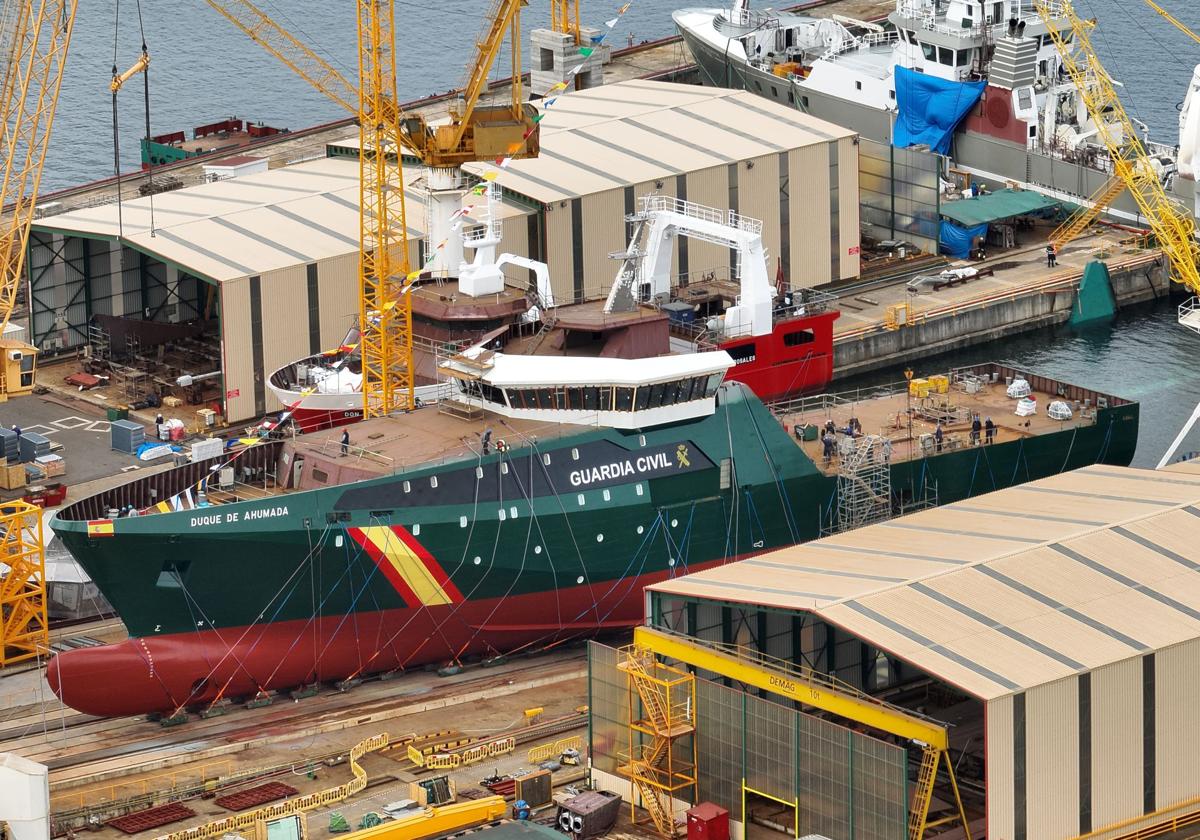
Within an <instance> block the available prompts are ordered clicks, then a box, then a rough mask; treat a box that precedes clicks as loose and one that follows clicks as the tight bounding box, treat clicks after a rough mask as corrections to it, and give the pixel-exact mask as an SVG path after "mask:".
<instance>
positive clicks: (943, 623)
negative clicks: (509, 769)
mask: <svg viewBox="0 0 1200 840" xmlns="http://www.w3.org/2000/svg"><path fill="white" fill-rule="evenodd" d="M1198 516H1200V468H1198V467H1196V466H1195V465H1194V464H1188V465H1180V466H1177V467H1173V468H1171V469H1170V470H1168V471H1149V470H1139V469H1126V468H1117V467H1106V466H1095V467H1088V468H1085V469H1082V470H1078V471H1075V472H1071V473H1064V474H1061V475H1058V476H1054V477H1052V478H1046V479H1043V480H1040V481H1036V482H1033V483H1031V484H1026V485H1022V486H1019V487H1013V488H1010V489H1005V490H1001V491H998V492H994V493H991V494H988V495H984V496H979V497H976V498H973V499H970V500H968V501H963V502H959V503H955V504H951V505H948V506H946V507H943V508H937V509H931V510H926V511H923V512H918V513H915V514H912V515H909V516H905V517H902V518H899V519H895V520H892V521H889V522H885V523H882V524H876V525H871V526H868V527H865V528H861V529H858V530H854V531H849V532H844V533H841V534H837V535H834V536H830V537H826V538H824V539H821V540H817V541H815V542H811V543H808V544H805V545H800V546H796V547H793V548H787V549H783V550H780V551H776V552H772V553H770V554H766V555H762V556H759V557H755V558H752V559H748V560H744V561H742V562H738V563H735V564H731V565H727V566H722V567H717V568H714V569H709V570H706V571H702V572H699V573H696V574H691V575H685V576H680V577H677V578H675V579H672V580H668V581H664V582H662V583H660V584H657V585H655V586H652V587H650V588H649V589H648V590H647V593H646V610H647V613H646V626H645V627H644V628H640V629H639V630H638V632H637V634H636V635H635V640H637V641H638V642H639V643H641V644H642V645H643V647H642V648H641V649H640V650H639V649H638V648H629V649H625V650H622V651H618V650H614V649H612V648H608V647H604V646H602V645H597V644H594V645H593V646H592V651H591V665H590V673H591V691H590V702H591V714H592V716H593V717H592V728H591V736H592V750H593V752H592V762H593V771H594V773H595V775H596V777H597V782H598V783H599V784H600V785H601V786H607V787H612V789H614V790H618V791H621V792H622V793H623V794H624V795H625V796H626V797H629V796H633V797H634V798H635V799H636V800H637V802H638V804H639V805H640V806H645V807H646V808H647V811H639V813H640V814H642V815H643V816H645V815H646V813H647V812H648V813H649V814H650V815H651V816H653V814H654V813H655V810H656V808H657V809H658V811H659V812H660V813H665V812H666V809H667V808H669V807H672V806H670V805H667V804H664V803H666V802H667V797H668V796H672V797H674V800H675V802H674V806H673V807H674V808H675V809H676V811H677V812H678V811H679V810H682V808H684V807H687V803H691V802H696V801H711V802H713V803H715V804H717V805H718V806H720V807H722V808H726V809H728V811H729V818H730V820H732V821H733V823H734V825H735V830H736V832H738V833H740V832H742V830H743V827H744V826H745V824H746V822H747V821H749V823H750V824H751V825H752V826H753V828H754V831H755V833H757V836H764V837H765V836H770V834H769V833H763V829H762V828H761V826H771V827H774V828H776V829H777V830H779V831H782V832H783V833H784V834H788V835H792V836H795V837H805V836H809V835H814V836H822V837H831V838H834V837H836V838H847V840H849V839H850V838H864V839H865V838H871V839H872V840H874V838H897V837H909V838H916V837H922V836H924V837H936V836H939V834H941V833H942V832H952V833H947V834H946V836H947V837H962V836H963V834H962V833H961V823H962V821H963V818H964V817H965V819H966V821H967V823H968V824H969V825H970V828H971V836H975V837H978V836H984V835H986V836H987V837H989V838H994V840H1034V838H1036V840H1060V838H1076V837H1088V838H1124V837H1134V836H1138V837H1142V836H1158V835H1159V834H1163V833H1168V832H1170V831H1172V830H1174V829H1176V828H1178V827H1181V826H1183V825H1189V824H1191V823H1192V822H1194V821H1195V820H1196V819H1197V818H1200V814H1198V813H1197V811H1198V810H1200V806H1198V805H1197V802H1198V801H1200V774H1197V772H1196V759H1195V743H1196V739H1197V738H1200V711H1198V710H1197V706H1196V703H1195V697H1196V695H1197V692H1198V691H1200V682H1198V680H1200V676H1198V675H1200V548H1197V545H1196V542H1195V539H1194V535H1195V529H1196V523H1197V517H1198ZM650 651H654V652H656V653H657V654H658V656H657V658H652V657H650V656H649V652H650ZM672 664H673V666H674V667H673V670H672V669H671V667H670V666H671V665H672ZM689 680H691V681H693V682H694V685H689V684H688V681H689ZM692 704H694V709H695V711H694V712H692V711H691V709H692ZM667 718H670V720H667ZM631 719H632V725H631ZM664 725H669V727H670V733H667V734H664V733H663V732H660V731H659V730H660V729H661V728H662V727H663V726H664ZM939 752H940V753H941V757H940V758H939V756H938V753H939ZM630 756H633V760H632V761H631V759H630ZM948 766H951V767H953V769H954V773H955V780H956V782H957V789H958V791H959V792H961V802H962V806H961V810H960V808H959V806H958V804H957V800H956V797H955V791H954V788H953V787H952V786H951V784H950V777H949V775H948V774H947V772H946V768H947V767H948ZM934 770H936V775H935V774H934V772H933V771H934ZM631 777H633V778H634V779H635V785H634V786H633V790H632V791H631V786H630V782H629V779H630V778H631ZM656 791H657V792H658V794H659V795H660V801H659V802H657V803H656V802H655V801H650V800H653V799H654V797H655V796H656V793H655V792H656ZM1139 832H1141V833H1139Z"/></svg>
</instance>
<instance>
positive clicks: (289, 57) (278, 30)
mask: <svg viewBox="0 0 1200 840" xmlns="http://www.w3.org/2000/svg"><path fill="white" fill-rule="evenodd" d="M205 2H207V3H208V5H210V6H212V7H213V8H214V9H216V10H217V11H218V12H220V13H221V15H223V16H224V17H225V18H226V19H227V20H228V21H229V22H230V23H232V24H233V25H234V26H236V27H237V28H238V29H240V30H242V31H243V32H245V33H246V34H247V35H249V36H250V39H251V40H253V41H254V42H255V43H257V44H259V45H261V46H262V48H263V49H264V50H266V51H267V52H269V53H270V54H271V55H273V56H275V57H276V58H277V59H279V60H280V61H282V62H283V63H284V64H286V65H287V66H288V67H290V68H291V70H292V72H293V73H295V74H296V75H298V76H300V77H301V78H302V79H304V80H305V81H306V82H308V83H309V84H310V85H312V86H313V87H314V88H316V89H317V90H319V91H320V92H321V93H323V94H325V95H326V96H328V97H329V98H330V99H331V100H333V101H334V102H336V103H337V104H338V105H340V106H342V108H344V109H345V110H346V111H347V112H349V113H351V114H357V113H358V90H357V88H356V87H355V85H353V84H352V83H351V82H350V81H349V80H348V79H346V77H345V76H343V75H342V74H341V73H339V72H338V71H337V70H336V69H335V68H334V67H333V65H331V64H330V63H329V62H328V61H326V60H325V59H323V58H321V57H320V56H319V55H317V54H316V53H315V52H313V51H312V50H311V49H309V47H308V46H306V45H305V44H303V43H302V42H300V41H299V40H298V39H297V38H296V37H295V36H293V35H292V34H291V33H290V32H288V31H287V30H285V29H284V28H283V27H281V26H280V25H279V24H278V23H276V22H275V21H274V20H272V19H271V18H270V17H269V16H268V15H267V13H266V12H264V11H262V10H261V9H259V8H258V7H257V6H255V5H254V4H253V3H250V2H248V0H205Z"/></svg>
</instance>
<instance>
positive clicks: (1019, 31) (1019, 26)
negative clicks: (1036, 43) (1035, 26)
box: [1017, 21, 1025, 38]
mask: <svg viewBox="0 0 1200 840" xmlns="http://www.w3.org/2000/svg"><path fill="white" fill-rule="evenodd" d="M1017 37H1018V38H1024V37H1025V21H1021V22H1020V23H1018V24H1017Z"/></svg>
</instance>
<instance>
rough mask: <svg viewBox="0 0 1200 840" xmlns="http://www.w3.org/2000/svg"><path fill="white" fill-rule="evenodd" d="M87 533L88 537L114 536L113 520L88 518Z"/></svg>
mask: <svg viewBox="0 0 1200 840" xmlns="http://www.w3.org/2000/svg"><path fill="white" fill-rule="evenodd" d="M87 535H88V536H89V537H112V536H116V534H115V532H114V530H113V521H112V520H111V519H89V520H88V524H87Z"/></svg>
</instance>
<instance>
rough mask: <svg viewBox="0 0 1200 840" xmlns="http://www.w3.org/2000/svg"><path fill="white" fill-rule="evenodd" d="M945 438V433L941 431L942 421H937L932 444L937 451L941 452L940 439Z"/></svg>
mask: <svg viewBox="0 0 1200 840" xmlns="http://www.w3.org/2000/svg"><path fill="white" fill-rule="evenodd" d="M944 437H945V432H943V431H942V421H941V420H939V421H938V424H937V427H936V428H935V429H934V430H933V442H934V444H935V445H936V448H937V451H938V452H941V451H942V439H943V438H944Z"/></svg>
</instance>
